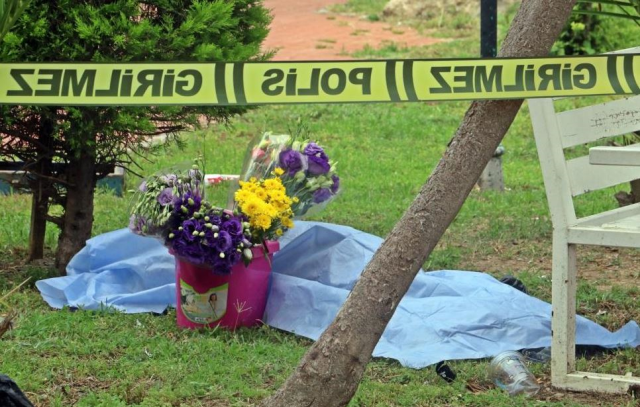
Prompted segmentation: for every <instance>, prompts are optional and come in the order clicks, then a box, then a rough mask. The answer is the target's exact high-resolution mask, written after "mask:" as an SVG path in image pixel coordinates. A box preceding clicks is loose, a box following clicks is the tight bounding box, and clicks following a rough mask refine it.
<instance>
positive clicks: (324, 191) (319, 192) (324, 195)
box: [313, 188, 332, 203]
mask: <svg viewBox="0 0 640 407" xmlns="http://www.w3.org/2000/svg"><path fill="white" fill-rule="evenodd" d="M331 195H332V194H331V190H330V189H329V188H320V189H316V192H314V193H313V202H315V203H321V202H324V201H326V200H327V199H329V198H331Z"/></svg>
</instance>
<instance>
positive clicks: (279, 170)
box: [273, 167, 284, 176]
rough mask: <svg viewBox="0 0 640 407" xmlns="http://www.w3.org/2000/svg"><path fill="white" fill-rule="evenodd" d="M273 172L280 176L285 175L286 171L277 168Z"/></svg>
mask: <svg viewBox="0 0 640 407" xmlns="http://www.w3.org/2000/svg"><path fill="white" fill-rule="evenodd" d="M273 172H274V173H275V174H276V175H277V176H280V175H282V174H284V170H283V169H282V168H280V167H277V168H276V169H275V170H273Z"/></svg>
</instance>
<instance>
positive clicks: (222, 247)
mask: <svg viewBox="0 0 640 407" xmlns="http://www.w3.org/2000/svg"><path fill="white" fill-rule="evenodd" d="M232 243H233V242H232V240H231V235H230V234H229V233H228V232H225V231H224V230H221V231H220V232H218V238H217V239H215V242H214V247H215V248H216V250H218V251H219V252H226V251H227V250H229V249H230V248H231V245H232Z"/></svg>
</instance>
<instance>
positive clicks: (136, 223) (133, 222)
mask: <svg viewBox="0 0 640 407" xmlns="http://www.w3.org/2000/svg"><path fill="white" fill-rule="evenodd" d="M146 224H147V221H146V220H145V219H144V218H143V217H142V216H137V215H131V217H130V218H129V230H131V231H132V232H133V233H135V234H137V235H140V234H143V233H144V232H143V228H144V226H145V225H146Z"/></svg>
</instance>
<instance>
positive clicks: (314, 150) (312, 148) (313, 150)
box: [304, 142, 324, 155]
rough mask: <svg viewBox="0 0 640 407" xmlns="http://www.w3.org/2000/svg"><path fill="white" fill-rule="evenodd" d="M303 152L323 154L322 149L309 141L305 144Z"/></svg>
mask: <svg viewBox="0 0 640 407" xmlns="http://www.w3.org/2000/svg"><path fill="white" fill-rule="evenodd" d="M304 153H305V154H306V155H316V154H324V149H323V148H322V147H320V146H319V145H317V144H316V143H313V142H311V143H309V144H307V145H306V146H305V148H304Z"/></svg>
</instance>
